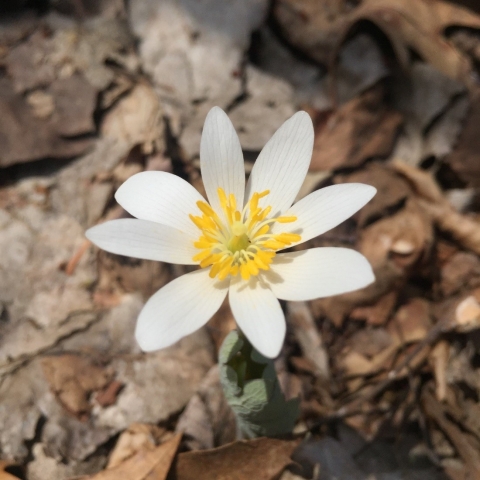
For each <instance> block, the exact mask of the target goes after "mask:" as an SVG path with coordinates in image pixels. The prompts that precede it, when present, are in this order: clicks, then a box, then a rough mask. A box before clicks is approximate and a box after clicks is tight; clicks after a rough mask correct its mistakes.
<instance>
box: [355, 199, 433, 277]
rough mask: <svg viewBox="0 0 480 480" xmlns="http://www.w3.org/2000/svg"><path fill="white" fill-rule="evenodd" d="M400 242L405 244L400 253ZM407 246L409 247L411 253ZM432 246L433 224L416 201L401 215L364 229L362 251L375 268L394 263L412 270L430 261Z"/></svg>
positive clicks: (409, 204)
mask: <svg viewBox="0 0 480 480" xmlns="http://www.w3.org/2000/svg"><path fill="white" fill-rule="evenodd" d="M399 242H402V243H401V244H403V246H402V248H401V249H400V251H398V246H399ZM401 244H400V245H401ZM404 245H408V249H407V250H405V247H404ZM432 245H433V225H432V222H431V220H430V218H429V217H428V215H426V214H425V212H424V211H423V209H422V208H421V207H420V206H419V205H418V203H417V201H416V200H415V199H414V198H410V199H409V200H407V202H406V204H405V207H404V208H402V209H401V210H400V211H398V212H397V213H394V214H393V215H391V216H389V217H385V218H382V219H381V220H378V221H377V222H375V223H373V224H371V225H369V226H367V227H366V228H364V229H363V230H362V231H361V233H360V241H359V247H360V251H361V252H362V253H363V254H364V255H365V256H366V257H367V258H368V260H369V261H370V263H371V264H372V266H373V268H374V269H376V268H381V267H382V266H384V265H386V264H390V263H391V264H393V265H395V266H396V267H397V268H400V269H401V270H408V268H409V267H413V265H415V264H416V263H417V262H419V263H421V261H422V260H425V259H426V258H428V255H429V254H430V249H431V247H432Z"/></svg>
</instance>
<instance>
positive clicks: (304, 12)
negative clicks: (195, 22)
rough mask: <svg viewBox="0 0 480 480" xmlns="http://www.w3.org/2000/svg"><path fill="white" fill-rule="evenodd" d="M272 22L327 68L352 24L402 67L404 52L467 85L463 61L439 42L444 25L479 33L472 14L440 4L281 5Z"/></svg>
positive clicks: (389, 0) (290, 0)
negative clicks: (372, 33) (375, 32)
mask: <svg viewBox="0 0 480 480" xmlns="http://www.w3.org/2000/svg"><path fill="white" fill-rule="evenodd" d="M275 17H276V19H277V21H278V22H279V24H280V26H281V28H282V31H283V32H284V34H285V35H286V37H287V38H288V40H289V41H290V42H291V43H292V44H294V45H295V46H296V47H298V48H301V49H302V50H303V51H305V52H306V53H307V54H308V55H310V56H311V57H312V58H313V59H315V60H317V61H320V62H322V63H324V64H331V63H332V62H333V61H334V59H335V58H336V56H337V54H338V51H339V49H340V46H341V44H342V43H343V41H344V39H345V37H346V35H347V34H348V32H349V31H351V29H352V28H354V26H355V25H357V24H358V23H359V22H362V21H370V22H372V23H374V24H375V25H376V26H378V27H379V28H380V29H381V30H382V31H383V33H384V34H385V35H386V36H387V38H388V39H389V40H390V42H391V45H392V47H393V49H394V50H395V53H396V54H397V58H398V60H399V61H400V62H401V63H402V64H403V65H404V66H407V65H408V61H409V58H410V50H414V51H415V52H416V53H417V54H418V55H420V57H422V58H423V59H424V60H425V61H426V62H428V63H430V64H432V65H433V66H434V67H435V68H437V69H438V70H440V71H441V72H443V73H444V74H445V75H448V76H449V77H451V78H454V79H458V80H461V81H463V82H464V83H466V84H471V78H470V70H471V65H470V62H469V60H468V58H467V57H466V56H464V55H463V54H462V53H461V52H460V51H458V50H457V49H456V48H455V47H454V45H453V44H452V43H451V42H450V41H448V40H447V39H446V38H445V37H444V32H445V30H446V28H447V27H449V26H462V27H467V28H476V29H478V28H480V17H479V16H478V15H476V14H475V13H473V12H471V11H469V10H467V9H466V8H463V7H461V6H457V5H454V4H452V3H450V2H446V1H435V2H433V3H432V2H430V1H428V0H408V1H405V0H364V1H362V2H360V3H359V5H358V6H352V4H351V2H348V1H346V0H344V1H341V2H332V1H328V0H327V1H321V2H318V1H315V0H301V1H298V0H281V1H279V2H277V3H276V5H275Z"/></svg>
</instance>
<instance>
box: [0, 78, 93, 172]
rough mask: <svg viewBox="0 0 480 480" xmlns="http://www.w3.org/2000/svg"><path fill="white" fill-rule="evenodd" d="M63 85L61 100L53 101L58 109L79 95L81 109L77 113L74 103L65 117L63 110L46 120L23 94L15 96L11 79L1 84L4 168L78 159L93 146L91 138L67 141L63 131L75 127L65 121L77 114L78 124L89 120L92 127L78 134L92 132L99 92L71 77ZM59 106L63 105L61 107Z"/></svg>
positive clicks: (1, 161)
mask: <svg viewBox="0 0 480 480" xmlns="http://www.w3.org/2000/svg"><path fill="white" fill-rule="evenodd" d="M59 82H62V83H64V85H62V88H61V89H60V92H59V95H60V96H59V98H58V99H56V100H55V97H52V102H55V108H61V107H63V108H64V107H65V100H67V101H69V102H70V100H69V99H70V97H71V96H72V95H76V98H77V99H78V103H77V106H78V108H77V109H75V108H74V106H75V102H73V101H71V102H70V103H71V104H72V105H71V107H70V108H66V109H65V110H64V115H62V112H61V111H60V110H58V111H57V110H53V111H52V114H51V117H50V118H47V119H45V118H38V116H36V114H35V110H34V109H32V107H31V105H29V104H28V103H27V102H26V101H25V100H24V98H23V97H22V96H21V95H20V94H17V93H14V91H13V88H12V83H11V81H10V80H9V79H7V78H2V79H1V80H0V110H1V111H2V116H1V119H0V122H1V123H0V130H1V131H2V136H1V137H0V151H1V154H0V166H2V167H7V166H9V165H13V164H15V163H23V162H28V161H32V160H38V159H41V158H45V157H52V158H65V157H67V158H68V157H75V156H77V155H79V154H81V153H83V152H84V151H85V150H86V149H87V148H88V147H89V146H90V145H91V144H92V141H91V139H89V138H83V137H79V138H66V137H65V136H64V133H63V130H65V128H68V127H66V126H65V125H67V126H68V125H70V124H71V122H70V121H69V119H68V118H64V117H65V114H66V115H68V116H70V115H72V114H73V115H74V116H75V118H76V119H77V121H80V122H81V121H84V120H85V122H87V123H88V122H89V123H90V125H89V128H88V129H87V130H86V131H85V130H83V131H79V132H77V134H80V133H89V132H91V131H92V129H93V128H94V125H93V111H94V109H95V103H96V92H95V91H94V90H93V89H92V87H91V86H90V85H89V84H88V83H87V82H86V81H85V80H83V79H81V78H80V77H71V78H70V79H68V80H60V81H59ZM61 90H63V93H61ZM67 92H69V93H67ZM62 95H63V97H62ZM60 99H61V100H60ZM58 102H61V104H63V105H61V104H60V105H59V104H58Z"/></svg>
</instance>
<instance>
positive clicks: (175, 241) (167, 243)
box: [85, 218, 199, 265]
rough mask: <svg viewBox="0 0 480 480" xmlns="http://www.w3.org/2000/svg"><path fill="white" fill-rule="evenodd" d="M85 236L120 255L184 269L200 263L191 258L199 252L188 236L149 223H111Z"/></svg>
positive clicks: (178, 231) (122, 221) (134, 219)
mask: <svg viewBox="0 0 480 480" xmlns="http://www.w3.org/2000/svg"><path fill="white" fill-rule="evenodd" d="M85 236H86V237H87V238H88V239H89V240H90V241H91V242H93V243H94V244H95V245H97V247H100V248H101V249H103V250H106V251H107V252H110V253H116V254H117V255H125V256H127V257H135V258H144V259H146V260H157V261H160V262H168V263H178V264H182V265H195V264H196V263H198V262H194V261H193V260H192V257H193V256H194V255H196V254H197V253H198V252H199V250H198V249H196V248H195V247H194V246H193V241H192V240H191V239H190V237H189V236H188V235H187V234H185V233H183V232H181V231H180V230H176V229H175V228H172V227H169V226H167V225H162V224H160V223H155V222H149V221H148V220H137V219H136V218H122V219H120V220H110V221H109V222H105V223H101V224H100V225H97V226H95V227H92V228H90V229H88V230H87V231H86V232H85Z"/></svg>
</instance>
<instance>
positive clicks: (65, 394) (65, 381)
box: [42, 354, 112, 416]
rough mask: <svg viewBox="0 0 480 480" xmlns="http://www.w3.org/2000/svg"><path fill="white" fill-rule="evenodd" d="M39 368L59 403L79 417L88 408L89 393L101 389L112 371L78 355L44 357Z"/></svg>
mask: <svg viewBox="0 0 480 480" xmlns="http://www.w3.org/2000/svg"><path fill="white" fill-rule="evenodd" d="M42 367H43V371H44V374H45V377H46V379H47V381H48V383H49V384H50V388H51V389H52V390H53V392H54V393H55V395H56V396H57V398H58V400H59V401H60V403H62V405H64V407H65V408H66V409H67V410H68V411H69V412H71V413H73V414H75V415H79V416H81V415H82V414H85V413H87V412H88V411H89V410H90V408H91V406H90V402H89V396H90V394H91V393H92V392H94V391H97V390H101V389H102V388H104V387H105V386H106V385H107V384H108V383H109V382H110V380H111V378H112V372H111V371H109V370H108V369H105V368H102V367H100V366H97V365H95V364H94V363H93V362H92V360H91V359H89V358H87V357H83V356H80V355H72V354H65V355H58V356H49V357H44V358H43V359H42Z"/></svg>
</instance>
